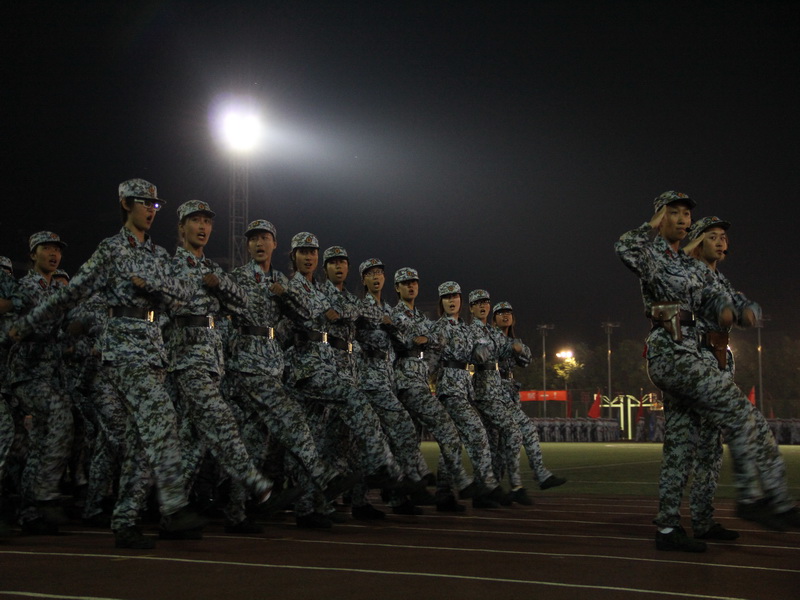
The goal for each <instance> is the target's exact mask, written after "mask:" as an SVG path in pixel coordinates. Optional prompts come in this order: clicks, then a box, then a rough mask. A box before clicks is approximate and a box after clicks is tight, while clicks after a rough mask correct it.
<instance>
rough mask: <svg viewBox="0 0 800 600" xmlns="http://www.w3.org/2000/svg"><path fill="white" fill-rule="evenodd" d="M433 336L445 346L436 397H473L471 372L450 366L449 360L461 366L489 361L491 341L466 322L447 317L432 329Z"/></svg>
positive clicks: (440, 358)
mask: <svg viewBox="0 0 800 600" xmlns="http://www.w3.org/2000/svg"><path fill="white" fill-rule="evenodd" d="M431 335H432V337H433V338H434V339H435V340H437V341H438V344H439V345H440V347H441V351H440V352H439V367H438V368H439V373H438V378H437V381H436V394H437V395H439V396H444V395H446V396H469V395H470V393H471V390H472V382H471V381H470V374H469V371H467V370H466V369H461V368H455V367H448V366H446V363H447V362H448V361H454V362H457V363H475V362H480V363H483V362H486V361H488V360H489V354H490V342H489V340H488V339H487V338H486V336H485V335H483V334H479V332H477V331H475V330H474V329H473V328H472V327H470V326H469V325H468V324H467V323H465V322H464V321H463V320H462V319H454V318H452V317H449V316H446V315H443V316H442V317H440V318H439V320H438V321H436V322H435V323H434V325H433V327H432V328H431Z"/></svg>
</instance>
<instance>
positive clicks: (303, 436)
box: [226, 219, 352, 533]
mask: <svg viewBox="0 0 800 600" xmlns="http://www.w3.org/2000/svg"><path fill="white" fill-rule="evenodd" d="M245 236H246V237H247V250H248V252H249V254H250V257H251V260H250V262H248V263H247V264H246V265H243V266H241V267H238V268H237V269H235V270H234V271H233V273H232V274H231V277H232V278H233V280H234V281H235V282H236V283H237V285H238V286H239V287H240V288H241V289H242V290H244V291H245V292H246V294H247V296H248V298H249V302H248V305H247V307H245V308H243V309H241V310H239V311H238V312H237V313H236V314H234V315H233V332H232V338H231V342H230V354H229V359H228V364H227V370H228V372H229V374H232V375H233V379H232V385H233V388H234V389H235V391H236V393H234V394H233V395H232V398H234V400H233V401H234V402H235V403H237V404H238V405H239V413H240V414H241V415H242V416H243V418H244V421H243V422H240V426H243V425H245V423H246V422H250V423H257V424H260V425H261V426H260V427H258V429H259V430H260V433H261V435H260V436H259V437H257V438H255V441H256V442H257V444H260V445H261V446H262V448H263V449H264V450H266V448H267V432H269V434H270V435H271V436H273V438H274V439H276V440H278V441H279V443H280V444H281V445H282V446H283V447H285V448H286V450H287V451H288V456H289V457H290V459H289V466H290V473H291V474H292V475H293V476H295V477H296V478H298V479H299V480H300V481H301V482H302V484H303V489H304V490H305V491H306V492H313V491H315V490H316V491H318V492H322V493H323V494H324V495H325V496H326V497H327V498H328V499H332V498H333V497H335V496H337V495H338V494H339V493H340V492H341V491H342V488H343V487H349V486H350V485H352V482H351V483H350V484H349V485H348V484H347V483H346V482H347V481H348V479H347V478H344V477H343V476H342V475H341V474H340V473H339V472H338V471H337V470H336V469H334V468H333V467H332V466H330V465H328V464H327V463H325V462H324V461H323V460H322V459H321V458H320V456H319V453H318V451H317V447H316V444H315V443H314V439H313V437H312V434H311V430H310V429H309V427H308V423H307V422H306V415H305V412H304V410H303V408H302V407H301V406H300V404H299V402H298V401H297V400H296V399H295V398H294V397H293V396H292V395H291V394H290V393H289V392H288V390H287V389H286V388H285V387H284V383H283V380H282V378H283V371H284V359H283V352H282V350H281V348H280V346H279V344H278V341H277V339H276V337H275V328H276V326H277V325H278V322H279V320H280V319H281V315H282V314H286V313H292V314H295V313H296V312H297V310H296V309H295V306H296V305H297V303H296V302H294V300H293V297H292V295H291V293H290V292H289V291H288V287H289V280H288V279H287V278H286V276H285V275H284V274H283V273H281V272H280V271H278V270H276V269H274V268H273V266H272V253H273V251H274V250H275V248H276V247H277V231H276V229H275V226H274V225H273V224H272V223H270V222H269V221H265V220H263V219H259V220H256V221H253V222H251V223H250V224H249V225H248V228H247V231H246V232H245ZM302 310H303V309H302V308H300V311H301V312H302ZM248 450H249V451H250V452H251V455H253V456H255V454H254V453H255V452H257V449H256V448H254V447H253V446H250V445H248ZM232 496H234V494H233V493H232ZM237 508H238V510H240V511H241V512H240V514H239V515H238V516H239V517H240V520H237V518H236V517H237V515H229V516H228V519H229V521H230V525H229V526H228V527H226V531H228V532H230V533H253V532H254V531H248V530H247V526H248V525H251V524H250V523H248V522H247V521H245V520H244V512H243V508H244V507H243V503H242V502H240V503H239V505H238V506H237Z"/></svg>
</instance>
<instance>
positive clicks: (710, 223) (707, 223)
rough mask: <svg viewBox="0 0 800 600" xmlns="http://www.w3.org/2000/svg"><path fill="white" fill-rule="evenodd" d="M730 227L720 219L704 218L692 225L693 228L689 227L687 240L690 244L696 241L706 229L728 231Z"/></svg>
mask: <svg viewBox="0 0 800 600" xmlns="http://www.w3.org/2000/svg"><path fill="white" fill-rule="evenodd" d="M730 226H731V224H730V223H728V222H727V221H723V220H722V219H720V218H719V217H703V218H702V219H698V220H697V221H695V222H694V223H692V226H691V227H689V231H688V232H687V239H688V240H689V241H690V242H691V241H694V240H696V239H697V238H699V237H700V234H701V233H703V232H704V231H705V230H706V229H710V228H711V227H721V228H722V229H724V230H726V231H727V230H728V228H729V227H730Z"/></svg>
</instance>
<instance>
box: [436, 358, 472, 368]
mask: <svg viewBox="0 0 800 600" xmlns="http://www.w3.org/2000/svg"><path fill="white" fill-rule="evenodd" d="M442 366H443V367H446V368H448V369H466V368H467V363H465V362H458V361H457V360H443V361H442Z"/></svg>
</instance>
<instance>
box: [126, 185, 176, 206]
mask: <svg viewBox="0 0 800 600" xmlns="http://www.w3.org/2000/svg"><path fill="white" fill-rule="evenodd" d="M119 197H120V198H140V199H142V200H157V201H158V202H161V204H166V203H167V202H166V200H163V199H162V198H159V197H158V190H156V186H154V185H153V184H152V183H150V182H149V181H145V180H144V179H128V180H127V181H123V182H122V183H120V184H119Z"/></svg>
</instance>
